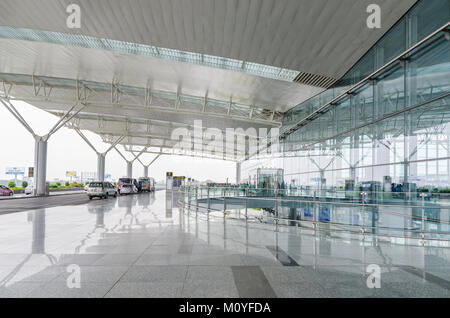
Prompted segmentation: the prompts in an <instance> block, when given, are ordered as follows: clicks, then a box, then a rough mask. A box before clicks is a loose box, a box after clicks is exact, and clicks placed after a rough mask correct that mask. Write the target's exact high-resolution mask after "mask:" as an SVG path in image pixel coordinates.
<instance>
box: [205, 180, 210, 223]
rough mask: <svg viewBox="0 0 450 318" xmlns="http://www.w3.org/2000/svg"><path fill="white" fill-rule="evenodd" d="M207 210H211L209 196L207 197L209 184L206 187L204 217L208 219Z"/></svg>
mask: <svg viewBox="0 0 450 318" xmlns="http://www.w3.org/2000/svg"><path fill="white" fill-rule="evenodd" d="M209 211H211V198H210V197H209V186H207V188H206V218H207V220H208V221H209Z"/></svg>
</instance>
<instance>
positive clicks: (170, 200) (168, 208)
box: [166, 191, 181, 218]
mask: <svg viewBox="0 0 450 318" xmlns="http://www.w3.org/2000/svg"><path fill="white" fill-rule="evenodd" d="M172 208H173V195H172V191H166V218H171V217H172ZM180 214H181V213H180Z"/></svg>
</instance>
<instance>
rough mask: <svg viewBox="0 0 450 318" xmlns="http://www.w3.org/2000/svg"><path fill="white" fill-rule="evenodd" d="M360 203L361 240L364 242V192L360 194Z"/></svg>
mask: <svg viewBox="0 0 450 318" xmlns="http://www.w3.org/2000/svg"><path fill="white" fill-rule="evenodd" d="M361 201H362V211H361V224H362V228H361V233H362V240H363V241H364V240H365V239H366V236H365V235H366V234H365V233H366V229H365V221H364V219H365V218H364V216H365V209H364V207H365V204H366V192H361Z"/></svg>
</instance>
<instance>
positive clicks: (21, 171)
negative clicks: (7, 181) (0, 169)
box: [5, 167, 25, 175]
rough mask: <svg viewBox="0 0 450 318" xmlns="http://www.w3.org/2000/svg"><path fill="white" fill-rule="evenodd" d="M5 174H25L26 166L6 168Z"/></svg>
mask: <svg viewBox="0 0 450 318" xmlns="http://www.w3.org/2000/svg"><path fill="white" fill-rule="evenodd" d="M5 174H14V175H19V174H20V175H22V174H25V169H24V168H16V167H13V168H6V172H5Z"/></svg>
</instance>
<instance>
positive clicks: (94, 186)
mask: <svg viewBox="0 0 450 318" xmlns="http://www.w3.org/2000/svg"><path fill="white" fill-rule="evenodd" d="M102 187H103V183H101V182H91V183H89V188H102Z"/></svg>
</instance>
